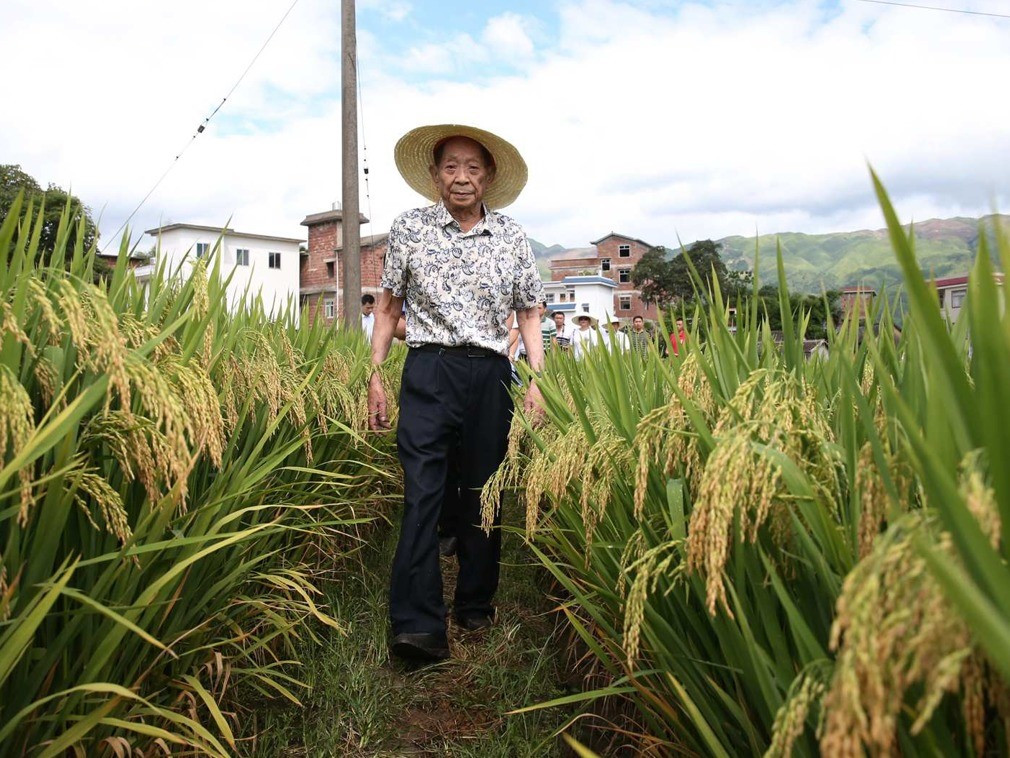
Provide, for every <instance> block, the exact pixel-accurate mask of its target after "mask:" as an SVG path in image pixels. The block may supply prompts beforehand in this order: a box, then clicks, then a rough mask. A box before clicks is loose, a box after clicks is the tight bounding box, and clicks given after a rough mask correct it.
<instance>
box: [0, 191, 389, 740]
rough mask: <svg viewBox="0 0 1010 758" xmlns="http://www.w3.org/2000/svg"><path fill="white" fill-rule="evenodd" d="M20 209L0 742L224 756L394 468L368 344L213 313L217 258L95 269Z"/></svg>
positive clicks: (291, 694)
mask: <svg viewBox="0 0 1010 758" xmlns="http://www.w3.org/2000/svg"><path fill="white" fill-rule="evenodd" d="M19 211H20V201H19V203H17V204H15V206H14V207H13V208H12V209H11V212H10V213H9V214H8V216H7V217H6V218H5V219H3V220H2V223H0V755H39V756H56V755H63V754H64V753H65V752H66V751H72V752H74V753H76V754H78V755H85V754H87V755H125V754H132V753H131V751H132V750H134V749H143V750H145V751H148V752H150V753H153V752H158V751H161V752H164V753H165V754H183V753H203V754H210V755H230V754H233V753H234V752H236V751H238V750H239V749H240V748H241V746H240V745H239V744H237V741H236V739H235V737H234V731H233V730H234V726H235V723H236V720H237V719H238V718H239V716H240V714H241V709H242V707H243V706H242V703H241V702H239V701H237V700H236V698H235V697H234V696H233V693H234V692H235V691H236V690H235V688H236V687H238V688H241V690H242V691H243V692H244V693H245V696H244V700H247V699H248V698H249V696H250V695H256V696H257V697H281V698H286V699H289V700H293V701H295V702H297V699H298V692H299V690H300V687H301V685H300V683H299V681H298V679H297V677H296V676H293V672H294V671H295V669H293V668H292V663H293V662H292V659H293V657H294V643H295V641H296V640H297V639H299V638H300V637H303V636H305V635H312V634H313V628H314V624H326V625H330V626H339V623H338V622H337V621H336V620H335V619H333V618H331V617H330V616H328V615H327V613H326V610H325V608H323V607H321V606H320V605H319V601H318V598H319V592H318V590H317V588H316V583H317V581H318V579H319V578H320V576H321V575H323V574H324V573H326V572H329V571H331V570H333V568H334V566H335V561H336V560H337V559H338V558H339V556H340V554H341V553H342V552H345V551H347V550H349V549H351V548H353V546H354V543H355V540H356V539H357V535H356V529H357V526H358V525H359V524H361V523H363V522H366V521H369V520H371V519H373V518H374V517H375V516H376V515H379V514H381V513H382V512H383V510H384V508H385V505H386V503H387V501H388V500H389V498H390V497H391V493H392V492H395V490H396V488H397V486H398V482H397V480H396V470H397V469H396V467H395V465H394V459H393V458H392V456H391V440H389V439H386V438H379V439H376V438H365V437H363V436H362V435H361V434H360V433H359V430H362V429H363V428H364V423H363V420H364V413H365V409H364V398H363V396H362V393H360V392H357V391H356V390H354V389H352V388H354V387H360V386H363V383H364V379H365V376H366V372H367V371H369V353H368V348H367V346H366V345H365V344H364V341H363V340H362V339H361V338H360V337H359V336H357V335H347V334H336V333H334V332H332V331H331V330H329V329H327V328H325V327H323V326H322V325H321V324H318V325H316V326H307V325H305V324H303V326H302V328H300V329H296V328H295V327H294V325H293V323H294V322H293V319H291V318H290V314H288V315H287V317H282V318H279V319H277V320H274V321H271V320H269V319H268V318H267V316H266V314H265V312H264V308H263V305H262V303H261V302H259V301H257V300H255V299H250V300H249V301H248V302H246V303H245V305H244V306H243V307H242V308H241V309H240V311H239V312H238V313H235V314H229V313H228V312H227V310H226V308H225V301H226V298H225V296H224V294H225V291H224V288H225V286H226V279H225V277H224V276H222V274H221V272H220V271H219V270H217V268H216V264H215V265H214V266H212V268H211V270H209V271H208V270H207V269H206V267H205V266H206V263H205V262H204V261H200V262H197V264H196V265H195V266H194V270H193V274H192V276H189V277H187V278H184V279H180V277H179V276H177V275H173V274H177V273H178V272H166V271H164V270H161V271H159V272H158V273H157V274H156V275H155V276H154V277H153V278H152V279H151V281H150V283H149V284H148V285H147V286H146V287H144V286H142V285H141V284H139V283H138V282H137V281H136V279H135V278H134V276H133V274H132V273H131V271H130V270H129V266H128V254H127V253H128V251H127V249H126V242H125V238H124V245H123V248H122V250H121V254H120V257H119V259H118V263H117V265H116V267H115V269H114V271H113V272H112V274H111V275H110V276H109V277H108V278H106V279H105V280H104V281H101V282H100V283H99V284H97V285H96V284H93V283H92V281H93V273H94V265H95V256H96V251H95V249H94V248H91V249H84V247H83V244H81V243H78V244H77V245H76V246H75V247H74V248H73V249H68V248H67V239H68V236H69V231H70V230H69V228H68V225H67V224H66V223H65V222H64V224H63V225H61V227H60V229H59V232H58V235H57V236H58V241H57V246H56V252H55V253H54V254H53V255H52V256H51V258H50V259H49V260H48V262H46V263H42V262H41V260H40V257H39V255H38V238H39V224H40V223H41V218H42V215H41V213H37V212H32V211H34V209H29V212H28V213H27V214H25V216H24V218H25V220H24V221H23V222H21V223H19V222H18V218H19V216H20V213H19ZM33 219H35V222H34V224H33ZM81 238H82V237H81V235H78V236H77V239H78V240H80V239H81ZM216 259H217V256H212V257H211V260H212V261H214V260H216ZM394 363H395V361H394ZM390 376H391V377H393V376H394V375H393V374H390ZM391 381H394V380H393V379H391ZM308 621H312V622H313V623H306V622H308ZM145 754H146V753H145Z"/></svg>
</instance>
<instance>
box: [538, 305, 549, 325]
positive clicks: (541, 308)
mask: <svg viewBox="0 0 1010 758" xmlns="http://www.w3.org/2000/svg"><path fill="white" fill-rule="evenodd" d="M537 313H539V314H540V320H541V321H543V320H544V314H545V313H547V306H546V305H544V304H543V303H540V305H538V306H537Z"/></svg>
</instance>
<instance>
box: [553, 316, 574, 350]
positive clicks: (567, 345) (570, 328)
mask: <svg viewBox="0 0 1010 758" xmlns="http://www.w3.org/2000/svg"><path fill="white" fill-rule="evenodd" d="M554 326H555V328H556V329H557V334H556V335H554V343H555V344H556V345H557V346H558V347H559V348H560V349H561V350H564V351H565V352H567V351H568V350H570V349H571V346H572V337H574V336H575V329H576V327H575V324H566V323H565V312H564V311H555V312H554Z"/></svg>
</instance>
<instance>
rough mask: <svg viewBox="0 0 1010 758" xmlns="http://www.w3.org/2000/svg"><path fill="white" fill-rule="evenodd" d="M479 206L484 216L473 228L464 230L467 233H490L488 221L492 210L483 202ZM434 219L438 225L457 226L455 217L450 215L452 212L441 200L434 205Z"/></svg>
mask: <svg viewBox="0 0 1010 758" xmlns="http://www.w3.org/2000/svg"><path fill="white" fill-rule="evenodd" d="M480 206H481V209H482V210H483V211H484V217H483V218H482V219H481V220H480V221H478V222H477V224H476V225H475V226H474V227H473V229H471V230H470V231H468V232H466V234H468V235H471V234H472V235H478V234H491V233H492V230H491V229H492V228H491V224H490V221H491V217H492V215H493V213H494V211H492V210H491V209H490V208H488V207H487V205H485V204H484V203H481V204H480ZM435 220H436V221H437V223H438V225H439V226H441V227H443V228H444V227H446V226H449V225H450V224H455V225H456V228H457V229H458V228H459V223H458V222H457V221H456V219H454V218H453V217H452V214H451V213H449V209H448V208H446V207H445V203H443V202H442V201H441V200H439V201H438V203H437V204H436V205H435Z"/></svg>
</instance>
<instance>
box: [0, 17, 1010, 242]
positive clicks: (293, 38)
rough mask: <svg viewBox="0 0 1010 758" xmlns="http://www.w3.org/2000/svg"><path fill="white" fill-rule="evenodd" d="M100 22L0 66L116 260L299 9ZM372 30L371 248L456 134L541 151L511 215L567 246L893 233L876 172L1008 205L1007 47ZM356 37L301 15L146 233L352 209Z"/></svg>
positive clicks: (24, 146) (42, 21)
mask: <svg viewBox="0 0 1010 758" xmlns="http://www.w3.org/2000/svg"><path fill="white" fill-rule="evenodd" d="M82 5H83V4H81V3H76V2H72V1H71V0H34V1H33V2H28V0H8V2H6V3H5V4H4V5H3V7H2V9H0V45H2V46H3V47H4V49H5V52H6V54H7V55H8V57H9V58H10V59H13V60H20V61H26V63H25V66H24V69H25V70H26V71H30V72H31V74H30V75H26V76H19V77H8V78H7V79H6V80H5V90H6V92H5V98H7V99H6V102H7V103H13V104H14V105H13V106H11V105H8V107H7V108H5V110H4V113H3V114H0V161H3V162H17V163H21V164H22V165H23V166H24V168H25V170H27V171H28V172H29V173H31V174H33V175H34V176H36V177H37V178H38V179H39V180H40V182H42V183H43V184H44V183H47V182H49V181H53V182H56V183H59V184H61V185H64V186H67V185H71V184H72V185H73V188H74V191H75V192H77V193H78V194H80V195H81V196H82V197H83V198H84V200H85V202H86V203H88V204H90V205H91V206H92V207H93V208H95V209H96V210H102V211H103V223H102V232H103V234H104V235H106V236H108V235H109V234H111V233H112V232H113V231H115V229H116V228H117V227H118V225H119V224H120V223H121V222H122V221H123V219H124V218H125V216H126V215H127V214H128V213H129V211H130V210H131V209H132V208H133V206H134V205H135V204H136V203H137V202H139V200H140V198H142V197H143V196H144V194H145V193H146V192H147V190H148V189H149V188H150V186H151V184H152V183H153V182H154V180H155V179H157V177H158V176H160V175H161V173H162V172H163V171H164V170H165V168H166V167H167V166H168V165H169V163H171V162H172V159H173V156H175V155H176V154H177V153H178V152H179V151H180V150H181V149H182V148H183V146H184V145H185V144H186V143H187V140H188V138H189V136H190V135H191V134H193V132H194V130H195V129H196V127H197V125H198V124H199V123H200V122H201V120H202V119H203V118H204V117H205V116H206V115H207V114H208V113H210V112H211V110H213V108H214V107H215V106H217V105H218V104H219V103H220V101H221V97H222V96H223V95H224V93H225V92H227V90H228V89H229V88H230V87H231V86H232V84H233V83H234V81H235V79H236V78H237V77H238V75H239V74H240V73H241V72H242V70H243V69H244V67H245V66H246V65H247V64H248V61H249V59H250V58H251V57H252V55H253V54H254V53H255V52H256V50H257V49H258V48H259V46H260V45H261V44H262V42H263V40H264V39H265V37H266V35H267V34H268V33H269V32H270V30H271V29H272V28H273V27H274V25H275V24H276V23H277V20H278V19H279V17H280V15H281V13H283V10H284V9H285V8H286V7H287V4H286V3H280V4H278V3H276V2H267V0H259V1H256V2H245V3H241V4H239V3H238V2H237V1H235V2H233V1H232V0H220V1H219V2H216V3H205V2H197V1H196V0H178V1H177V2H176V3H173V4H171V5H169V6H164V7H162V6H158V7H154V6H146V5H144V4H137V3H129V2H127V1H126V0H108V2H107V3H104V4H103V6H102V11H101V12H100V13H98V12H96V11H95V10H94V8H93V7H92V8H89V9H85V8H83V7H81V6H82ZM361 5H362V7H361V8H360V9H359V14H358V18H359V26H360V29H359V59H360V61H361V72H362V81H361V94H362V98H361V104H362V109H363V112H362V126H363V129H362V132H361V135H360V142H361V144H362V148H363V150H364V149H367V160H368V166H369V183H368V191H369V195H368V197H365V196H363V197H362V209H363V211H364V212H365V213H366V214H369V215H370V216H371V217H372V219H373V221H372V224H371V226H370V227H368V228H366V229H365V230H363V232H364V233H366V234H368V233H376V232H379V231H383V230H384V229H387V228H388V225H389V223H390V221H391V220H392V218H393V217H394V216H395V215H396V214H397V213H399V212H401V211H402V210H404V209H405V208H408V207H411V206H413V205H416V204H419V203H421V202H423V201H422V200H421V198H420V197H418V196H416V195H414V194H413V193H412V192H411V191H410V190H409V189H408V188H407V187H406V186H405V185H404V183H403V181H402V180H401V179H400V177H399V175H398V174H397V172H396V168H395V165H394V164H393V159H392V148H393V145H394V144H395V142H396V140H397V139H398V138H399V137H400V136H401V135H402V134H403V133H404V132H406V131H407V130H409V129H411V128H413V127H414V126H417V125H418V124H422V123H442V122H458V123H475V124H478V125H481V126H483V127H485V128H489V129H492V130H493V131H496V132H498V133H499V134H501V135H502V136H504V137H506V138H507V139H509V140H511V141H512V142H514V143H515V144H516V146H517V147H519V149H520V150H521V151H522V153H523V155H524V157H525V158H526V160H527V163H528V164H529V168H530V180H529V184H528V185H527V188H526V190H525V191H524V193H523V194H522V196H521V197H520V198H519V200H518V201H517V202H516V204H515V205H514V206H513V207H511V208H510V209H509V210H508V212H509V213H511V214H512V215H514V216H515V217H516V218H518V219H519V220H520V221H521V222H522V223H523V224H524V226H525V227H526V228H527V230H528V231H529V233H530V234H531V235H532V236H534V237H536V238H537V239H539V240H541V241H543V242H545V243H548V244H550V243H554V242H559V243H561V244H565V245H569V246H573V247H574V246H582V245H585V244H586V243H587V242H588V241H589V240H591V239H596V238H598V237H599V236H601V235H602V234H605V233H606V232H608V231H610V230H612V229H614V230H617V231H621V232H624V233H626V234H630V235H632V236H635V237H640V238H642V239H645V240H649V241H652V242H656V243H660V244H673V243H674V241H675V240H676V239H677V237H678V235H679V236H680V238H681V239H682V240H683V241H685V242H691V241H693V240H695V239H699V238H705V237H709V236H711V237H722V236H726V235H730V234H752V233H753V232H754V231H755V229H759V230H760V231H761V232H763V233H766V232H775V231H808V232H814V231H828V230H845V229H855V228H866V227H876V226H880V221H881V219H880V214H879V211H877V210H876V207H875V200H874V198H873V195H872V192H871V188H870V184H869V179H868V171H867V163H868V162H869V163H870V164H872V165H873V166H874V167H875V168H876V169H877V170H878V172H879V173H880V175H881V177H882V178H883V179H884V181H885V183H886V184H887V185H888V187H889V189H890V191H891V192H892V195H893V196H894V199H895V201H896V203H897V206H898V209H899V212H901V214H902V217H903V218H908V217H915V218H916V219H925V218H928V217H930V216H943V215H972V214H977V213H985V212H988V211H989V210H991V209H992V204H993V201H995V202H996V204H997V205H999V206H1001V207H1002V209H1003V210H1005V209H1006V208H1007V207H1008V206H1010V202H1008V201H1010V187H1008V178H1010V177H1008V176H1007V174H1006V171H1005V168H1004V167H1005V156H1006V155H1010V133H1008V132H1007V131H1006V130H1005V128H1004V125H1005V124H1006V123H1010V103H1008V102H1007V100H1006V98H1003V97H1000V96H999V95H998V92H999V91H1000V86H1001V79H1000V72H1002V71H1004V70H1006V69H1007V66H1008V64H1010V48H1008V47H1007V45H1006V33H1007V30H1008V29H1010V22H1000V21H998V20H995V19H984V18H979V17H970V16H961V15H957V14H945V13H936V12H927V11H916V10H913V9H902V8H895V7H888V6H878V5H872V4H867V3H845V4H843V5H840V6H835V5H825V4H824V3H822V2H815V1H814V0H795V1H789V2H782V3H739V2H737V3H721V2H716V3H711V4H702V3H690V2H689V3H685V4H679V5H677V6H676V8H674V9H673V10H670V9H669V8H668V7H667V6H668V4H665V3H655V2H648V3H646V2H615V1H614V0H569V1H568V2H564V3H562V4H561V5H559V6H544V8H545V9H544V10H542V11H539V12H538V13H539V14H541V15H540V16H539V17H533V16H530V15H528V14H527V15H519V14H518V13H516V12H515V11H512V10H510V11H508V12H505V13H498V12H495V11H494V10H493V9H489V10H487V11H484V13H485V16H484V17H483V18H481V17H480V13H481V11H479V10H474V11H473V12H474V13H476V14H477V18H476V21H475V22H474V24H473V25H472V26H471V27H470V31H469V32H467V31H463V30H461V29H460V28H456V27H453V26H452V25H451V24H443V23H442V21H441V20H440V19H441V17H440V16H439V15H438V14H436V13H434V12H433V11H432V10H431V9H430V8H426V7H425V5H424V4H423V3H421V2H419V1H418V2H414V3H413V4H412V5H407V4H406V3H395V2H378V1H373V2H369V3H362V4H361ZM970 7H971V8H972V9H975V10H998V9H997V4H995V3H971V4H970ZM552 8H554V9H552ZM397 9H399V10H397ZM397 14H401V15H399V20H397ZM545 14H556V15H550V16H548V15H545ZM408 18H409V21H410V25H411V26H410V29H409V30H407V29H406V25H405V24H404V23H401V22H402V21H403V20H404V19H408ZM339 23H340V19H339V7H330V6H323V5H314V4H311V3H299V4H298V5H297V6H296V7H295V10H294V11H292V13H291V16H290V17H289V18H288V20H287V21H286V22H285V24H284V26H283V27H282V28H281V30H280V31H279V32H278V33H277V35H276V37H275V38H274V40H273V41H272V42H271V44H270V46H269V47H268V48H267V50H266V52H264V54H263V56H262V57H261V58H260V60H259V61H257V63H256V65H255V66H254V67H253V69H252V70H251V71H250V72H249V74H248V76H247V78H246V79H245V81H243V83H242V85H241V86H240V87H239V88H238V89H237V90H236V91H235V93H234V94H233V95H232V96H231V97H229V99H228V101H227V103H225V105H224V107H223V108H222V110H221V112H220V114H219V115H218V116H217V117H215V119H214V120H213V121H212V122H211V124H210V126H209V128H208V129H207V130H206V131H205V132H204V133H203V134H202V135H201V136H200V137H199V138H198V139H197V140H196V141H194V142H193V143H192V145H191V146H190V147H189V148H188V149H187V150H186V152H185V153H184V154H183V156H182V158H181V159H180V160H179V161H178V162H177V164H176V166H175V167H174V169H173V170H172V172H171V173H170V174H169V175H168V177H167V178H166V179H165V181H164V182H163V183H162V185H161V186H160V187H159V188H158V190H157V192H156V193H155V194H154V195H153V196H152V198H151V200H150V201H149V202H148V204H147V205H145V207H144V209H143V211H142V212H141V213H140V214H139V216H138V219H136V220H135V222H134V227H135V228H138V227H139V228H149V227H153V226H156V225H157V224H158V223H159V222H160V221H162V220H168V219H172V220H176V221H192V222H195V223H212V224H223V223H225V222H226V221H228V219H229V217H231V223H232V226H233V227H235V228H238V229H241V230H247V231H254V232H263V233H271V234H278V235H284V236H289V235H290V236H295V235H300V234H303V233H304V228H303V227H300V226H299V222H300V221H301V219H302V218H303V217H304V216H305V215H306V214H308V213H313V212H316V211H320V210H325V209H327V208H329V207H330V204H331V203H332V202H334V201H335V200H339V196H340V186H341V183H340V149H339V140H340V105H339V89H340V88H339V75H340V51H339ZM548 30H549V31H548ZM408 31H409V35H408V36H406V37H404V36H402V35H404V34H408ZM397 35H401V36H397ZM41 40H44V41H45V54H40V53H39V49H40V44H41V43H40V41H41ZM403 40H407V41H408V42H407V44H403ZM403 51H407V52H406V53H404V52H403ZM501 51H507V54H503V53H502V52H501ZM363 192H364V187H363Z"/></svg>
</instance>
